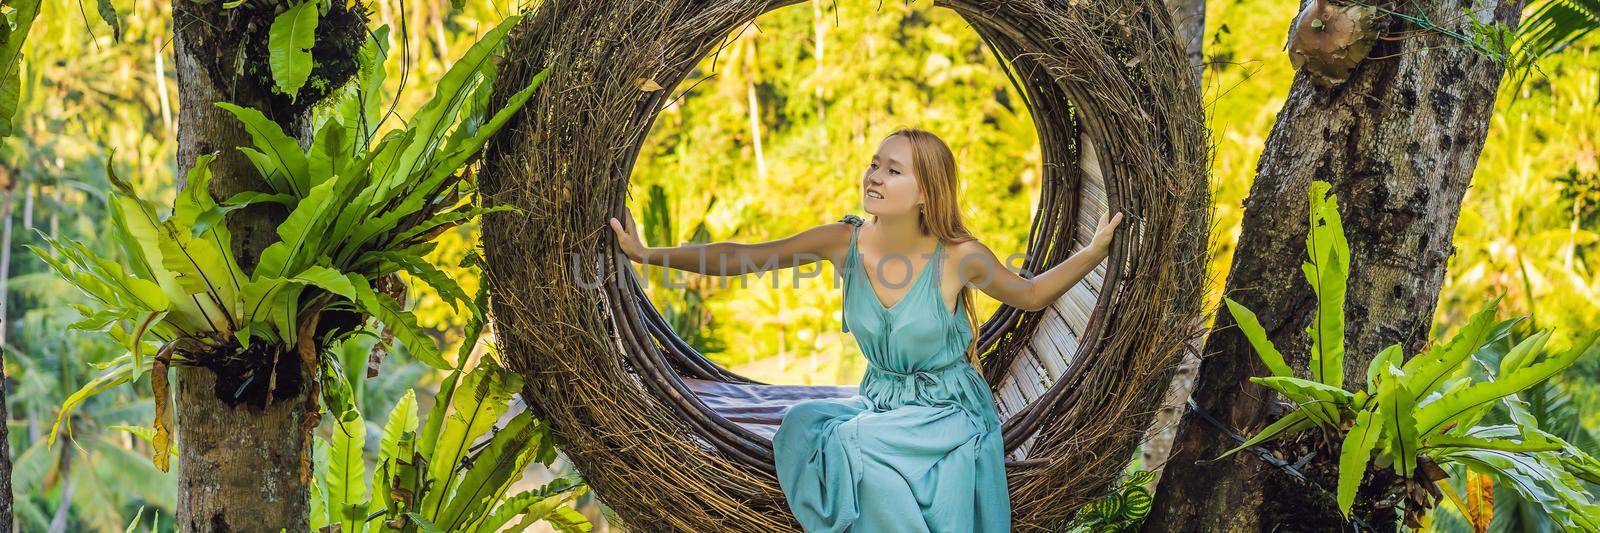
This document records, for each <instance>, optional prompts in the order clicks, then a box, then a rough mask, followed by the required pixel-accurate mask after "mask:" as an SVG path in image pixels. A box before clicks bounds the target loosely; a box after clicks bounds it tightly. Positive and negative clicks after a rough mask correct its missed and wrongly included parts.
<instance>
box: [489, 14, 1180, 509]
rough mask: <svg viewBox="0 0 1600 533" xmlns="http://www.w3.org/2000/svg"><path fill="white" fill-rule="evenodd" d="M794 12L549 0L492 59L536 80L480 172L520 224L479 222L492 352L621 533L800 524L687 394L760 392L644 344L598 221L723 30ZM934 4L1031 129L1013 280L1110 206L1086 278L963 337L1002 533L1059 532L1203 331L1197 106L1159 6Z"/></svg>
mask: <svg viewBox="0 0 1600 533" xmlns="http://www.w3.org/2000/svg"><path fill="white" fill-rule="evenodd" d="M794 3H798V2H797V0H779V1H773V2H760V1H751V0H699V1H681V0H656V1H630V2H618V1H614V0H548V1H546V2H545V3H544V4H542V5H541V6H540V7H539V8H538V11H536V12H535V13H534V15H533V16H531V17H529V18H528V19H527V20H525V21H524V22H523V23H522V25H521V27H519V28H518V29H517V30H515V33H514V35H513V37H512V38H511V41H510V44H509V45H508V47H507V50H508V52H507V54H508V56H507V57H506V58H505V61H504V63H503V65H502V67H501V72H500V81H501V88H504V89H514V88H518V87H522V86H526V81H527V80H529V79H530V78H531V76H533V75H534V74H535V73H538V72H539V71H541V70H543V69H544V68H546V67H552V68H551V72H550V75H549V78H548V79H547V80H546V81H545V83H544V86H542V87H541V88H540V89H539V90H538V92H537V93H536V94H535V95H534V96H533V99H532V100H530V102H529V103H528V105H527V106H526V107H525V108H524V109H523V110H522V111H521V113H520V114H519V115H518V116H517V117H516V118H515V119H514V120H513V122H512V123H511V124H510V125H509V126H508V127H507V128H506V129H504V130H502V133H501V134H500V135H499V136H498V137H497V138H496V139H495V140H494V142H493V143H492V144H491V146H490V151H489V155H488V156H487V158H486V161H485V165H484V168H483V170H482V173H481V176H480V179H481V182H480V187H481V189H482V192H483V194H484V197H485V199H486V201H487V202H488V203H490V204H493V205H512V206H516V207H518V208H519V211H518V212H503V213H496V214H492V215H489V216H488V217H487V219H486V220H485V222H484V228H483V231H484V239H485V250H486V258H487V260H488V263H489V268H488V270H487V280H488V284H489V289H490V293H491V296H492V298H493V304H492V313H493V316H494V325H495V331H496V339H497V342H498V344H499V347H500V349H501V350H502V352H503V353H505V354H506V356H507V357H508V359H509V361H510V365H511V367H512V368H513V369H515V370H517V371H518V372H520V373H521V374H523V375H524V376H526V378H527V381H526V386H525V388H524V391H523V393H524V396H525V397H526V399H527V400H528V402H529V404H530V406H531V407H532V408H533V409H534V410H535V412H536V414H537V415H538V416H540V417H542V418H543V420H545V421H546V422H548V423H549V424H550V425H551V427H552V428H553V429H554V431H555V434H556V435H557V436H558V438H559V441H560V442H559V443H560V445H561V446H562V449H563V451H564V452H565V453H566V454H567V456H568V457H569V458H571V460H572V461H573V463H575V464H576V466H577V467H578V469H579V470H580V471H581V472H582V474H583V476H584V478H585V479H587V480H588V481H589V483H590V484H591V485H592V486H593V487H594V488H595V490H596V492H597V493H598V494H599V496H600V497H601V498H602V499H603V500H604V501H605V502H606V503H607V504H608V505H609V506H610V507H611V508H613V509H614V510H616V511H617V513H618V515H619V516H620V517H621V518H622V519H623V521H624V522H625V523H626V524H628V526H630V527H633V528H637V529H641V530H646V531H667V530H678V531H762V532H769V531H786V530H788V531H793V530H797V529H798V524H797V523H796V522H795V521H794V519H793V518H792V517H791V516H790V515H789V513H788V510H787V506H786V505H785V503H784V499H783V494H782V493H781V492H780V490H779V487H778V482H777V479H776V477H775V475H774V472H773V468H772V456H771V453H772V450H771V443H770V440H768V439H767V438H766V437H764V436H763V434H762V433H761V432H760V431H758V430H756V429H752V428H753V427H755V426H753V425H752V424H751V423H750V422H749V421H743V420H738V419H737V417H733V416H732V415H729V416H724V414H726V413H724V412H718V411H717V410H715V409H712V408H711V407H708V401H709V399H708V398H707V397H703V396H704V395H705V394H706V393H705V391H706V390H708V389H706V388H705V386H706V384H713V385H716V386H725V387H730V388H735V389H737V388H739V387H745V388H744V389H737V390H742V391H760V390H763V389H761V387H762V386H761V385H760V384H755V383H754V382H751V381H750V380H748V379H745V378H743V377H741V376H738V375H735V374H733V373H731V372H729V371H727V370H725V369H722V368H719V367H717V366H716V365H714V364H712V363H711V362H710V361H708V360H706V359H705V358H704V357H702V356H700V354H698V353H695V352H694V351H693V349H691V348H689V347H688V346H687V344H685V343H684V342H682V340H681V339H678V338H677V337H676V336H675V335H673V334H672V332H671V331H670V329H668V328H666V327H665V325H664V323H663V322H662V321H661V319H660V315H659V314H658V313H656V311H655V309H654V308H653V307H652V306H651V304H650V302H649V301H648V299H646V298H644V296H643V293H642V291H641V290H640V289H639V287H638V285H637V283H636V281H635V280H634V278H633V277H632V276H631V275H628V274H627V272H628V269H629V268H631V265H629V264H628V262H627V258H626V257H623V256H622V255H621V254H620V253H618V252H617V248H616V245H615V239H614V238H613V237H612V235H611V232H610V230H609V229H608V228H607V226H606V220H607V219H608V218H610V217H612V216H617V215H619V214H620V213H622V211H623V209H625V208H626V207H625V203H624V202H625V200H626V195H627V190H628V179H629V174H630V171H631V169H632V168H633V165H634V161H635V158H636V156H637V154H638V152H639V149H640V146H641V145H642V143H643V141H644V139H645V136H646V134H647V133H648V131H649V129H650V125H651V124H652V123H653V122H654V120H655V118H656V115H657V114H658V113H659V112H660V110H661V109H662V108H663V106H664V105H665V104H666V103H667V102H668V101H669V99H670V98H671V97H672V95H673V94H674V93H675V91H674V90H673V89H674V88H676V87H678V85H679V83H680V82H682V81H683V79H684V78H685V77H686V76H687V75H688V74H689V73H690V72H691V70H692V69H693V68H694V67H695V65H696V64H697V63H698V62H699V61H700V60H701V59H702V58H704V57H706V56H708V55H709V54H711V53H712V52H713V51H714V50H715V49H716V47H717V46H718V45H719V44H720V43H722V42H724V40H725V39H726V37H727V36H728V35H729V34H730V33H731V32H733V31H734V30H736V29H738V28H740V27H741V26H743V25H744V24H746V23H748V22H750V21H752V20H754V19H755V18H756V17H757V16H758V15H761V14H762V13H764V12H766V11H769V10H772V9H775V8H778V7H782V6H785V5H790V4H794ZM935 5H937V6H940V7H946V8H950V9H953V10H955V11H956V12H957V13H959V14H960V15H961V16H962V17H964V18H966V20H968V21H969V22H970V23H971V25H972V27H973V29H974V30H976V31H977V32H978V34H979V35H980V36H982V37H983V38H984V40H985V41H986V42H987V43H988V44H989V45H990V46H991V47H993V48H994V49H995V50H996V51H998V52H999V55H1000V56H1001V57H1003V58H1005V60H1006V61H1007V63H1008V65H1009V67H1010V69H1011V72H1012V73H1013V75H1014V78H1013V82H1014V83H1016V84H1017V86H1018V87H1019V89H1020V90H1021V91H1022V92H1023V93H1024V94H1025V95H1026V97H1027V98H1026V99H1027V102H1026V103H1027V104H1028V106H1029V108H1030V109H1031V110H1032V113H1033V115H1034V119H1035V123H1036V124H1038V127H1039V139H1040V142H1041V144H1042V152H1043V157H1044V169H1043V171H1044V173H1043V175H1044V189H1043V194H1042V197H1041V202H1040V205H1039V207H1038V211H1037V212H1036V213H1035V214H1034V224H1033V229H1032V238H1031V240H1030V243H1029V250H1028V253H1029V260H1028V261H1027V264H1026V265H1025V266H1026V267H1027V268H1028V269H1029V270H1030V271H1033V272H1039V271H1042V270H1044V269H1045V268H1048V267H1049V266H1052V265H1055V264H1057V263H1059V262H1061V261H1062V260H1064V259H1066V258H1067V257H1068V256H1069V255H1070V254H1071V253H1072V252H1073V251H1075V250H1077V249H1078V248H1080V247H1081V246H1082V245H1084V244H1085V243H1087V242H1088V239H1089V238H1090V236H1091V235H1092V233H1093V229H1094V225H1095V222H1096V220H1097V219H1098V217H1099V216H1100V214H1102V213H1104V212H1106V209H1108V208H1110V209H1116V210H1120V211H1122V212H1123V213H1124V214H1125V219H1124V222H1123V224H1122V227H1121V228H1120V229H1119V230H1118V237H1117V238H1116V239H1115V241H1114V245H1113V247H1112V253H1111V257H1110V259H1109V260H1108V261H1106V263H1104V264H1103V265H1101V267H1100V269H1098V270H1097V271H1096V272H1095V273H1093V274H1091V275H1090V277H1089V278H1087V279H1086V280H1085V282H1084V283H1083V284H1080V286H1079V287H1078V288H1075V289H1073V290H1072V291H1071V292H1069V293H1068V295H1067V296H1065V297H1063V298H1062V299H1061V301H1060V302H1058V303H1057V304H1056V305H1055V306H1053V307H1051V308H1049V309H1046V310H1044V311H1040V312H1023V311H1020V310H1017V309H1013V308H1009V307H1002V308H1001V309H1000V310H999V311H997V312H996V313H995V314H994V315H993V316H991V317H990V318H989V319H988V321H987V322H985V323H984V324H983V326H982V328H981V331H980V333H979V338H980V345H981V346H982V350H983V352H982V353H983V364H984V368H985V372H984V373H985V377H986V378H987V379H988V380H989V382H990V384H991V386H992V387H993V388H994V391H995V396H996V402H997V404H999V407H1000V411H1001V416H1002V418H1004V419H1005V436H1006V442H1007V451H1008V463H1007V473H1008V477H1009V490H1010V493H1011V497H1012V502H1013V503H1012V510H1013V519H1014V524H1015V529H1016V530H1019V531H1029V530H1050V529H1055V528H1058V527H1059V526H1060V525H1061V524H1062V521H1063V520H1064V519H1067V518H1069V517H1070V516H1071V515H1072V514H1073V513H1074V512H1075V511H1076V510H1077V509H1078V508H1079V507H1080V506H1081V505H1082V504H1084V503H1086V502H1087V501H1089V500H1090V499H1091V498H1093V497H1095V496H1097V495H1098V494H1099V493H1100V491H1102V490H1103V489H1105V488H1106V485H1107V483H1108V482H1110V481H1112V480H1114V479H1116V478H1117V476H1118V475H1119V474H1120V473H1121V471H1122V469H1123V468H1124V467H1125V466H1126V464H1127V461H1128V460H1129V459H1130V458H1131V457H1132V454H1133V452H1134V449H1135V446H1136V445H1137V443H1138V439H1139V437H1140V436H1141V435H1142V434H1143V430H1144V429H1145V428H1146V427H1147V426H1148V424H1149V422H1150V419H1151V416H1152V414H1153V413H1154V412H1155V410H1156V409H1157V408H1158V407H1159V403H1160V402H1161V399H1162V396H1163V392H1164V391H1165V388H1166V386H1167V383H1168V379H1169V377H1170V375H1171V372H1172V369H1173V368H1174V367H1175V366H1176V363H1177V362H1178V361H1179V360H1180V358H1181V357H1182V355H1183V351H1184V350H1186V349H1190V348H1192V347H1193V345H1194V341H1195V340H1196V339H1198V338H1199V335H1200V331H1199V328H1200V326H1199V324H1200V318H1201V313H1202V309H1201V308H1202V299H1203V292H1204V288H1205V285H1206V283H1207V280H1206V279H1205V277H1206V276H1205V256H1206V249H1207V246H1206V237H1207V235H1208V233H1209V230H1210V224H1209V222H1210V211H1209V209H1210V195H1209V189H1208V186H1207V183H1206V169H1207V164H1208V155H1209V151H1208V140H1207V137H1206V129H1205V125H1204V123H1203V120H1204V117H1203V114H1202V109H1201V103H1200V95H1199V88H1198V87H1196V86H1194V85H1193V83H1192V81H1191V80H1192V79H1193V77H1192V73H1193V71H1192V70H1191V69H1192V68H1193V67H1191V66H1190V65H1188V64H1187V63H1186V60H1185V58H1184V56H1183V55H1182V53H1181V52H1180V51H1179V46H1178V45H1177V44H1176V43H1175V42H1174V37H1173V32H1172V29H1171V22H1170V21H1169V17H1168V15H1167V12H1166V11H1165V8H1164V7H1163V5H1162V3H1161V2H1159V1H1156V0H1093V1H1090V0H1084V1H1075V2H1065V1H1050V2H1045V1H1042V0H1032V1H1021V0H1003V1H977V0H974V1H937V2H935ZM640 80H649V81H651V82H653V83H654V84H656V85H659V86H660V87H663V88H665V89H661V90H650V89H653V87H650V86H649V85H650V83H641V81H640ZM508 95H509V91H505V90H497V94H496V96H495V100H496V102H494V103H493V105H495V106H498V105H499V102H503V101H504V99H505V98H506V96H508ZM1085 141H1088V142H1085ZM818 216H819V217H824V216H828V217H831V215H829V214H826V213H818ZM619 273H621V274H623V275H618V274H619ZM818 390H823V389H818ZM791 392H792V391H791ZM824 392H829V393H837V392H838V391H824ZM752 394H754V393H752Z"/></svg>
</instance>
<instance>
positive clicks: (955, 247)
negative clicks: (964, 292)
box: [947, 237, 995, 280]
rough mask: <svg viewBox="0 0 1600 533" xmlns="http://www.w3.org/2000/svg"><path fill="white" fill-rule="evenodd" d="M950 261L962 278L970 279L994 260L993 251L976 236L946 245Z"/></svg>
mask: <svg viewBox="0 0 1600 533" xmlns="http://www.w3.org/2000/svg"><path fill="white" fill-rule="evenodd" d="M947 249H948V250H949V251H950V257H949V260H950V261H955V267H956V268H957V269H958V270H959V271H960V272H961V276H962V279H963V280H971V279H973V278H974V277H976V276H977V275H978V274H979V273H981V272H983V271H984V269H986V268H989V267H990V266H991V264H992V263H993V262H994V260H995V259H994V251H993V250H990V249H989V245H987V244H984V243H983V241H982V240H980V239H978V238H977V237H972V238H970V239H967V240H965V241H961V242H957V243H953V244H950V245H948V246H947Z"/></svg>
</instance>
